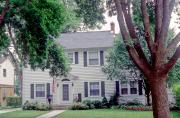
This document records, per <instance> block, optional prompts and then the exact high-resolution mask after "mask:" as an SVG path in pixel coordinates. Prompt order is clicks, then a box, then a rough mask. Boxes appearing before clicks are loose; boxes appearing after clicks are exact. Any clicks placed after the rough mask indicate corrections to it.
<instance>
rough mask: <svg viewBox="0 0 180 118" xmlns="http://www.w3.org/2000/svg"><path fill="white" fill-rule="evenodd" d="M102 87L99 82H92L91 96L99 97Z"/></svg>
mask: <svg viewBox="0 0 180 118" xmlns="http://www.w3.org/2000/svg"><path fill="white" fill-rule="evenodd" d="M99 94H100V86H99V82H90V96H99Z"/></svg>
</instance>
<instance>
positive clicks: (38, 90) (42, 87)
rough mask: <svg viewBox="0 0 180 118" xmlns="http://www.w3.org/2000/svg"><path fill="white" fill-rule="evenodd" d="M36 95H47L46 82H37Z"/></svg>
mask: <svg viewBox="0 0 180 118" xmlns="http://www.w3.org/2000/svg"><path fill="white" fill-rule="evenodd" d="M36 97H45V84H36Z"/></svg>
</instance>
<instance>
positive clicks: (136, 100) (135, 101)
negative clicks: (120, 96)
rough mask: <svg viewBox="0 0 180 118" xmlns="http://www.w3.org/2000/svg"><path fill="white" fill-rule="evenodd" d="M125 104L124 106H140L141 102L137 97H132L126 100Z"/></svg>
mask: <svg viewBox="0 0 180 118" xmlns="http://www.w3.org/2000/svg"><path fill="white" fill-rule="evenodd" d="M125 105H126V106H142V105H143V104H142V103H141V102H140V101H139V100H138V99H134V100H132V101H129V102H127V103H126V104H125Z"/></svg>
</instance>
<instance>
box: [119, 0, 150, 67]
mask: <svg viewBox="0 0 180 118" xmlns="http://www.w3.org/2000/svg"><path fill="white" fill-rule="evenodd" d="M121 6H122V12H123V14H124V18H125V21H126V25H127V28H128V31H129V34H130V37H131V38H132V40H133V43H134V48H135V49H136V51H137V53H138V55H139V56H140V57H141V58H142V60H144V62H145V63H147V64H149V63H148V60H147V58H146V56H145V54H144V52H143V50H142V47H141V44H140V42H139V39H138V37H137V35H136V32H135V28H134V25H133V22H132V18H131V13H130V1H128V2H127V3H121ZM149 67H150V65H149Z"/></svg>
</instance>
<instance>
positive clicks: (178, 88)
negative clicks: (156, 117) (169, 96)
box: [173, 84, 180, 107]
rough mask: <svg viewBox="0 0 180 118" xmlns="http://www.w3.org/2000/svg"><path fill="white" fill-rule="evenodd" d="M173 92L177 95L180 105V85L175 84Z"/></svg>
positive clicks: (179, 104)
mask: <svg viewBox="0 0 180 118" xmlns="http://www.w3.org/2000/svg"><path fill="white" fill-rule="evenodd" d="M173 92H174V94H175V97H176V104H177V106H179V107H180V85H179V84H178V85H174V88H173Z"/></svg>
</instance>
